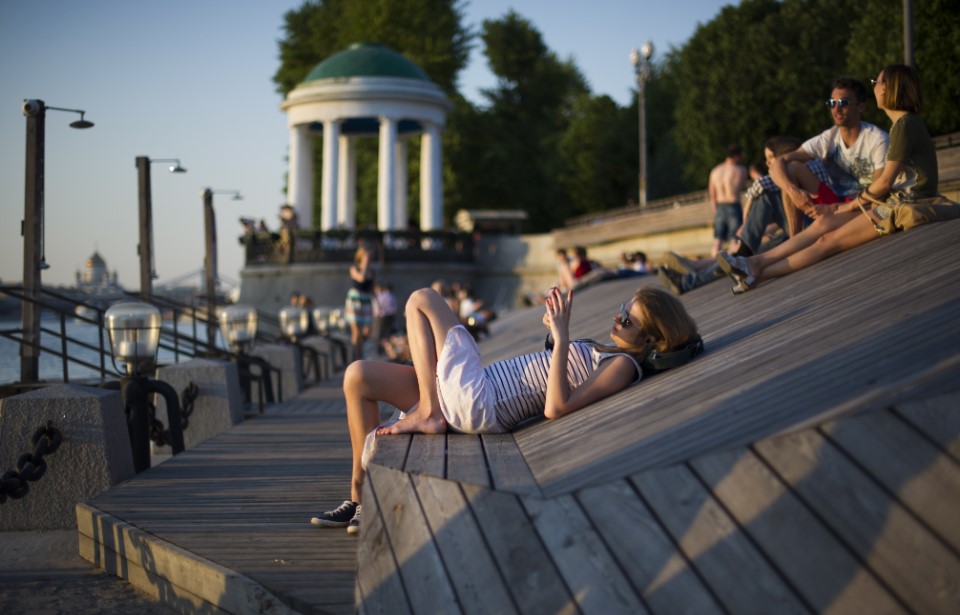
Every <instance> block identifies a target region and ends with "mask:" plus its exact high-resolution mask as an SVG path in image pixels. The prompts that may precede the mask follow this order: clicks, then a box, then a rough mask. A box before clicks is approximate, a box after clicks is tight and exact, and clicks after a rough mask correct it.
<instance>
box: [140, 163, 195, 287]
mask: <svg viewBox="0 0 960 615" xmlns="http://www.w3.org/2000/svg"><path fill="white" fill-rule="evenodd" d="M136 161H137V184H138V188H139V190H138V193H139V195H140V199H139V201H140V244H139V245H138V246H137V254H138V255H139V256H140V299H141V300H142V301H150V300H151V298H152V297H153V280H154V279H156V277H157V272H156V269H155V268H154V262H153V197H152V196H151V187H150V165H151V164H153V163H156V162H173V163H175V164H174V165H173V166H171V167H170V172H171V173H186V172H187V170H186V169H185V168H183V167H182V166H180V159H179V158H152V159H151V158H150V157H148V156H137V158H136Z"/></svg>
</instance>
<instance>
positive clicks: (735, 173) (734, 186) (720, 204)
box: [707, 145, 747, 256]
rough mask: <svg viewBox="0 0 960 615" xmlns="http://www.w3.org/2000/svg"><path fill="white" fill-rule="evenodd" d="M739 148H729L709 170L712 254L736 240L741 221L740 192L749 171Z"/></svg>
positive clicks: (733, 146) (735, 146) (708, 190)
mask: <svg viewBox="0 0 960 615" xmlns="http://www.w3.org/2000/svg"><path fill="white" fill-rule="evenodd" d="M740 155H741V152H740V146H739V145H731V146H730V147H728V148H727V158H726V160H724V161H723V162H721V163H720V164H718V165H717V166H715V167H714V168H713V170H712V171H710V183H709V184H708V187H707V193H708V194H709V197H710V209H711V210H713V237H714V241H713V255H714V256H716V255H717V253H718V252H720V248H721V246H723V242H725V241H728V240H730V239H732V238H733V237H734V234H735V233H736V232H737V229H739V228H740V223H741V221H742V210H741V208H740V192H741V191H742V190H743V188H744V185H745V184H746V182H747V168H746V167H744V166H743V165H742V164H740Z"/></svg>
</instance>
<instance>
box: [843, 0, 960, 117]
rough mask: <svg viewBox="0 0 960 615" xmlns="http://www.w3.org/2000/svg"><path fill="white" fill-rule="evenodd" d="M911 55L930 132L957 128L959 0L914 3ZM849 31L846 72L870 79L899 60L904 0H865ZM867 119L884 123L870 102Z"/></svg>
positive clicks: (959, 43) (900, 60)
mask: <svg viewBox="0 0 960 615" xmlns="http://www.w3.org/2000/svg"><path fill="white" fill-rule="evenodd" d="M913 10H914V14H913V22H914V24H913V29H914V55H915V60H916V65H917V71H918V72H919V73H920V82H921V87H922V91H923V99H924V109H923V119H924V121H925V122H926V124H927V129H928V130H929V131H930V134H932V135H941V134H946V133H950V132H956V131H958V130H960V109H958V107H957V103H956V95H957V92H960V51H958V50H960V0H924V2H914V9H913ZM861 15H862V16H861V18H860V19H859V21H858V22H857V23H856V24H855V25H854V27H853V29H852V31H851V34H850V46H849V49H850V55H849V66H850V73H851V74H853V75H857V76H860V77H861V78H862V79H864V80H866V79H867V78H874V77H876V76H877V74H878V73H879V72H880V70H881V69H882V68H883V67H884V66H886V65H887V64H901V63H903V55H904V54H903V36H902V32H903V10H902V0H869V2H868V3H867V4H866V6H865V7H864V10H863V11H862V13H861ZM870 108H871V109H872V112H871V114H870V115H869V116H868V118H869V119H870V121H873V122H875V123H877V124H878V125H880V126H882V127H884V128H886V127H887V125H888V124H889V120H888V119H887V117H886V116H885V115H884V114H883V113H882V112H880V111H878V110H876V109H875V108H874V107H873V105H870Z"/></svg>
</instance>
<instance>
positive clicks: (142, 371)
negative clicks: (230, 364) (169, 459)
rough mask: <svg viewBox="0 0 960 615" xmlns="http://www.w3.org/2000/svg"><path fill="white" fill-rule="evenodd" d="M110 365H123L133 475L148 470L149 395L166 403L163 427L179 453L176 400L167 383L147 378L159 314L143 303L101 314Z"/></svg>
mask: <svg viewBox="0 0 960 615" xmlns="http://www.w3.org/2000/svg"><path fill="white" fill-rule="evenodd" d="M104 324H105V326H106V327H107V333H108V334H109V336H110V349H111V351H112V352H113V358H114V361H119V362H121V363H123V364H124V368H125V369H124V371H125V372H126V374H127V375H126V376H124V377H123V378H122V379H121V380H120V394H121V397H122V398H123V404H124V408H125V409H126V410H127V431H128V432H129V435H130V449H131V451H132V453H133V469H134V472H137V473H140V472H143V471H144V470H148V469H149V468H150V427H151V423H152V422H153V419H154V417H152V416H150V394H151V393H157V394H159V395H162V396H163V399H164V401H165V402H166V403H167V425H168V427H169V430H170V447H171V449H172V450H173V454H174V455H176V454H178V453H181V452H183V428H182V424H181V420H182V419H181V417H180V400H179V399H178V398H177V392H176V391H175V390H174V388H173V387H172V386H170V385H169V384H168V383H166V382H163V381H160V380H151V379H150V378H149V376H148V374H149V372H150V371H152V370H153V368H154V365H155V364H156V359H157V346H158V344H159V342H160V325H161V319H160V310H158V309H157V308H155V307H153V306H152V305H147V304H146V303H135V302H126V303H118V304H116V305H114V306H112V307H111V308H110V309H109V310H107V311H106V313H105V314H104Z"/></svg>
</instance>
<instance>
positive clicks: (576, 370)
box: [311, 286, 702, 533]
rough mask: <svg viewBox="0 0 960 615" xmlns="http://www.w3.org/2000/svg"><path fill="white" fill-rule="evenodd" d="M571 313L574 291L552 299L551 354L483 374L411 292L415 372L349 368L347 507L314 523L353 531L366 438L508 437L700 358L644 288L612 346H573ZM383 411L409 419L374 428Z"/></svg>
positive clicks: (695, 339) (463, 338)
mask: <svg viewBox="0 0 960 615" xmlns="http://www.w3.org/2000/svg"><path fill="white" fill-rule="evenodd" d="M572 308H573V291H567V292H566V293H563V292H561V291H560V290H558V289H552V290H551V291H550V292H549V293H548V294H547V297H546V302H545V312H544V315H543V324H544V325H545V326H546V328H547V329H548V330H549V332H550V336H549V338H548V339H550V338H552V340H553V341H552V346H550V347H549V348H547V349H546V350H543V351H541V352H536V353H531V354H525V355H520V356H517V357H514V358H511V359H506V360H503V361H498V362H495V363H492V364H490V365H488V366H486V367H484V366H483V365H482V363H481V358H480V350H479V348H478V347H477V344H476V341H475V340H474V338H473V336H472V335H471V334H470V333H469V332H468V331H467V329H466V328H465V327H464V326H463V325H462V324H461V323H460V319H459V318H458V316H457V315H456V314H455V313H454V312H453V311H452V310H451V309H450V308H449V306H448V305H447V303H446V301H444V299H443V297H441V296H440V295H439V294H438V293H437V292H435V291H433V290H431V289H428V288H425V289H421V290H418V291H415V292H414V293H413V294H412V295H411V296H410V299H409V300H408V301H407V306H406V320H407V337H408V341H409V344H410V351H411V355H412V359H413V366H412V367H411V366H407V365H397V364H393V363H383V362H375V361H355V362H354V363H351V364H350V365H349V366H348V367H347V370H346V372H345V373H344V380H343V391H344V395H345V397H346V402H347V421H348V425H349V429H350V439H351V446H352V448H353V477H352V484H351V500H347V501H345V502H344V503H343V504H342V505H341V506H340V507H339V508H337V509H336V510H333V511H328V512H325V513H322V514H321V515H320V516H318V517H314V518H313V519H312V521H311V522H312V523H313V524H314V525H320V526H327V527H342V526H343V525H347V524H348V523H349V525H348V527H347V530H348V531H350V532H351V533H355V532H357V531H359V512H358V511H359V502H360V497H361V491H362V489H361V488H362V484H363V479H364V473H365V470H364V464H363V451H364V447H365V444H366V442H367V440H368V439H369V440H372V439H373V436H372V433H376V434H377V435H386V434H401V433H443V432H445V431H447V430H455V431H459V432H462V433H502V432H507V431H511V430H512V429H514V428H516V427H517V426H518V425H519V424H521V423H523V422H525V421H527V420H529V419H532V418H535V417H546V418H548V419H555V418H559V417H561V416H564V415H566V414H569V413H571V412H575V411H576V410H579V409H581V408H583V407H585V406H588V405H589V404H592V403H593V402H596V401H598V400H600V399H603V398H604V397H607V396H609V395H612V394H614V393H617V392H619V391H622V390H623V389H625V388H627V387H629V386H631V385H633V384H636V383H637V382H639V381H640V379H641V377H642V376H643V373H644V370H645V369H646V370H651V369H653V368H652V367H646V366H648V365H650V362H651V361H653V359H651V357H656V356H660V355H663V354H664V353H674V352H676V351H678V350H680V349H684V351H685V352H686V351H687V349H692V350H691V351H690V356H693V354H696V353H697V352H699V351H700V349H702V343H701V342H700V337H699V335H698V333H697V325H696V323H695V322H694V320H693V319H692V318H691V317H690V315H689V314H688V313H687V311H686V309H685V308H684V306H683V304H682V303H681V302H680V301H679V300H678V299H676V298H675V297H673V296H672V295H671V294H670V293H668V292H666V291H664V290H663V289H660V288H656V287H652V286H646V287H643V288H641V289H639V290H638V291H637V292H636V293H635V294H634V296H633V297H631V298H630V299H629V300H627V301H625V302H623V303H622V304H620V307H619V309H618V310H617V311H616V312H615V313H614V317H613V323H612V326H611V329H610V341H611V343H610V344H601V343H598V342H594V341H592V340H571V339H570V333H569V327H570V317H571V313H572ZM688 358H689V357H688ZM645 361H647V363H645ZM641 365H644V366H645V367H641ZM381 401H383V402H387V403H389V404H391V405H393V406H395V407H397V408H409V409H410V410H409V411H408V412H407V413H406V414H405V415H404V416H403V417H402V418H401V419H400V420H399V421H397V422H394V423H392V424H388V425H383V426H380V427H378V423H379V421H380V408H379V405H378V402H381ZM368 435H370V437H369V438H368ZM371 443H372V442H371ZM348 516H349V520H348ZM354 528H356V529H354Z"/></svg>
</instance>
